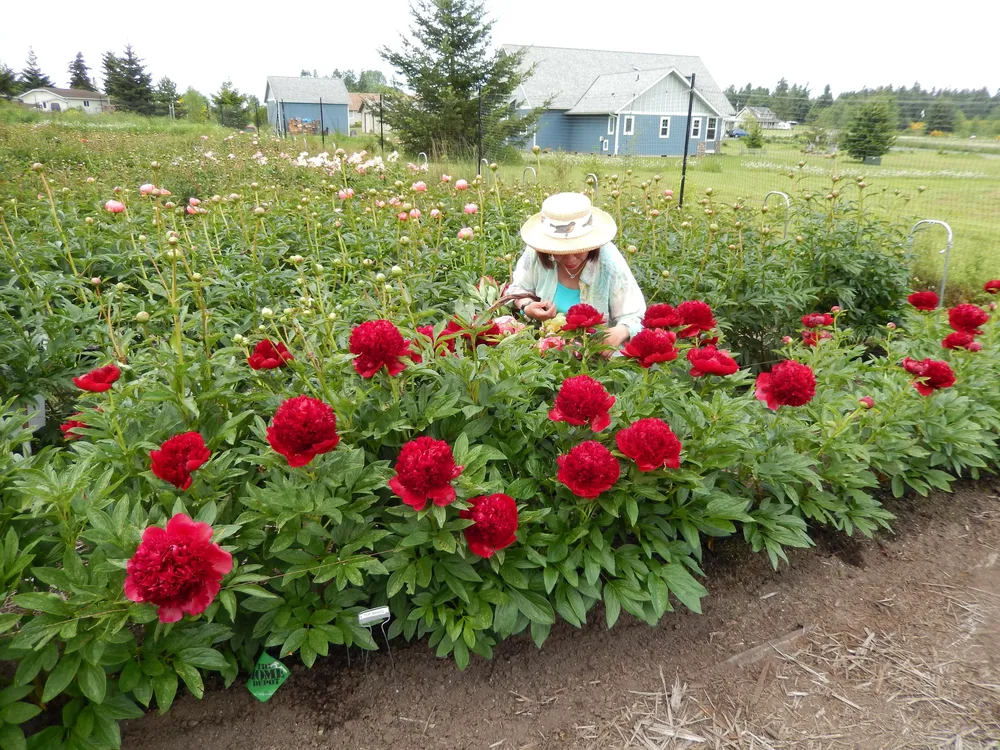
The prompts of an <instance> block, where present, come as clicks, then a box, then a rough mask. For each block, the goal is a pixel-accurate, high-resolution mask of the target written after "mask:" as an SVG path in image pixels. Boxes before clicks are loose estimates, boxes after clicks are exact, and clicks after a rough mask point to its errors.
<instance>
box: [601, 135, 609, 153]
mask: <svg viewBox="0 0 1000 750" xmlns="http://www.w3.org/2000/svg"><path fill="white" fill-rule="evenodd" d="M609 143H611V141H609V140H608V139H607V138H602V139H601V151H602V152H603V153H607V152H608V144H609Z"/></svg>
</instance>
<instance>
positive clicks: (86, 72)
mask: <svg viewBox="0 0 1000 750" xmlns="http://www.w3.org/2000/svg"><path fill="white" fill-rule="evenodd" d="M69 87H70V88H71V89H79V90H81V91H97V87H96V86H95V85H94V82H93V81H92V80H91V79H90V68H89V67H87V63H86V62H84V60H83V53H82V52H77V53H76V59H75V60H73V62H71V63H70V64H69Z"/></svg>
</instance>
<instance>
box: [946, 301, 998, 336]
mask: <svg viewBox="0 0 1000 750" xmlns="http://www.w3.org/2000/svg"><path fill="white" fill-rule="evenodd" d="M989 319H990V314H989V313H988V312H986V311H985V310H984V309H983V308H981V307H979V305H958V306H956V307H953V308H951V309H950V310H948V325H950V326H951V327H952V328H954V329H955V330H956V331H960V332H962V333H971V334H972V335H973V336H978V335H979V334H981V333H982V330H981V329H980V328H979V326H981V325H984V324H985V323H986V321H988V320H989Z"/></svg>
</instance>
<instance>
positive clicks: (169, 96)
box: [153, 76, 184, 119]
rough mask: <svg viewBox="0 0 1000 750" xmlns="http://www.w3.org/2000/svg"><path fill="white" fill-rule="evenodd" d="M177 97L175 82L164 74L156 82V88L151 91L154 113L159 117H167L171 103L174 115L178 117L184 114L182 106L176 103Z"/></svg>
mask: <svg viewBox="0 0 1000 750" xmlns="http://www.w3.org/2000/svg"><path fill="white" fill-rule="evenodd" d="M178 99H179V95H178V93H177V84H176V83H174V82H173V81H171V80H170V79H169V78H167V77H166V76H163V78H161V79H160V80H159V81H158V82H157V84H156V90H155V91H153V103H154V108H153V111H154V114H156V115H158V116H160V117H169V116H170V105H171V104H173V105H174V117H176V118H177V119H180V118H181V117H183V116H184V107H183V105H182V104H180V103H178Z"/></svg>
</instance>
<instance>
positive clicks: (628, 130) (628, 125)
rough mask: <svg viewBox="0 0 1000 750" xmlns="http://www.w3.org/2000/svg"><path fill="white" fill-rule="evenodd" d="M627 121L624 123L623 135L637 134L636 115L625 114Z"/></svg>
mask: <svg viewBox="0 0 1000 750" xmlns="http://www.w3.org/2000/svg"><path fill="white" fill-rule="evenodd" d="M624 117H625V121H624V122H623V123H622V135H634V134H635V115H624Z"/></svg>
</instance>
